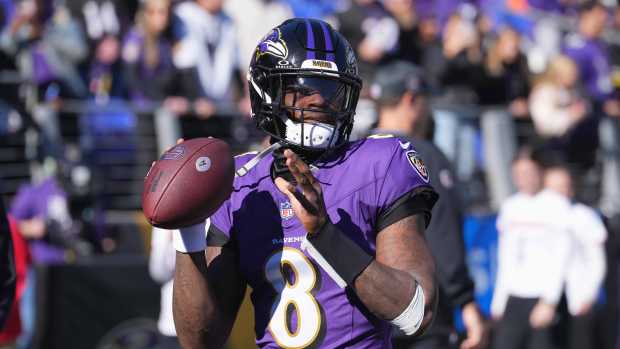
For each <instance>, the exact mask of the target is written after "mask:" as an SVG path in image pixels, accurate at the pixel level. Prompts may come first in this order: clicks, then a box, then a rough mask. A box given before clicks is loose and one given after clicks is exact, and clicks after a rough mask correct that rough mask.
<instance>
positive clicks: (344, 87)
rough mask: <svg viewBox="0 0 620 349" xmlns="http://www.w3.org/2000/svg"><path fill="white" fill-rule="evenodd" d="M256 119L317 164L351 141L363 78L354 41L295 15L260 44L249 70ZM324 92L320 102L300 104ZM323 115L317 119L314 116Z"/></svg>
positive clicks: (269, 132)
mask: <svg viewBox="0 0 620 349" xmlns="http://www.w3.org/2000/svg"><path fill="white" fill-rule="evenodd" d="M248 83H249V90H250V98H251V103H252V117H253V118H254V120H255V121H256V123H257V126H258V127H259V128H260V129H262V130H263V131H265V132H267V133H268V134H270V135H271V137H272V141H273V142H280V143H281V144H283V146H284V147H289V148H292V149H293V150H294V151H295V152H297V153H298V154H300V155H302V156H303V158H305V159H306V160H309V161H310V162H312V161H313V160H315V159H316V158H318V157H319V156H320V155H321V154H324V153H325V152H326V151H327V150H330V149H334V148H336V147H338V146H340V145H342V144H344V143H345V142H347V140H348V139H349V135H350V133H351V129H352V127H353V116H354V114H355V108H356V106H357V100H358V98H359V93H360V89H361V87H362V81H361V79H360V77H359V76H358V72H357V59H356V57H355V53H354V52H353V49H352V48H351V45H350V44H349V43H348V42H347V40H346V39H345V38H344V37H343V36H342V35H341V34H340V33H338V32H337V31H335V30H334V29H333V28H332V27H331V26H330V25H329V24H328V23H326V22H323V21H321V20H316V19H306V18H294V19H289V20H287V21H285V22H284V23H282V24H281V25H279V26H277V27H275V28H274V29H272V30H271V31H270V32H269V33H268V34H267V35H266V36H265V37H263V39H262V40H261V41H260V42H259V44H258V46H257V47H256V50H255V52H254V56H253V57H252V61H251V63H250V68H249V71H248ZM316 95H319V96H320V97H321V98H320V99H319V100H320V102H316V103H315V102H311V103H305V104H303V103H298V101H301V99H302V98H306V97H308V96H316ZM317 113H320V114H322V115H323V116H324V118H320V119H321V120H319V121H317V119H316V118H311V117H310V115H314V116H316V115H317Z"/></svg>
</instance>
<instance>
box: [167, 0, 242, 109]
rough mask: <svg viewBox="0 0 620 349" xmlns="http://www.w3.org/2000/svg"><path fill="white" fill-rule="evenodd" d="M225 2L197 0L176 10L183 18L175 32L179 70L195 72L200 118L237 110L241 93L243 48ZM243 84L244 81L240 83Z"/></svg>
mask: <svg viewBox="0 0 620 349" xmlns="http://www.w3.org/2000/svg"><path fill="white" fill-rule="evenodd" d="M223 2H224V0H195V1H187V2H182V3H180V4H179V5H178V6H177V7H176V9H175V10H174V13H175V15H176V16H177V17H178V18H179V22H178V23H177V25H176V28H175V33H176V35H179V37H180V42H179V48H178V50H176V52H175V54H174V61H175V64H176V66H177V67H178V68H180V69H184V70H195V71H196V72H197V74H198V78H199V81H200V86H201V91H200V93H201V95H202V96H203V97H205V98H199V99H197V100H196V101H195V102H194V111H195V113H196V115H197V116H198V117H200V118H205V119H206V118H209V117H211V116H213V115H214V114H216V113H217V112H218V109H219V110H220V112H221V111H225V110H226V109H228V110H231V109H233V110H235V109H236V105H235V100H238V99H240V98H241V97H240V93H239V91H238V90H240V88H239V89H238V90H237V91H236V90H235V84H234V81H235V79H237V78H238V77H239V79H240V72H241V69H240V66H239V51H238V50H239V47H238V44H237V36H236V28H235V24H234V22H233V20H232V19H231V18H230V17H229V16H228V15H227V14H226V13H224V11H223V10H222V6H223ZM239 81H241V80H239Z"/></svg>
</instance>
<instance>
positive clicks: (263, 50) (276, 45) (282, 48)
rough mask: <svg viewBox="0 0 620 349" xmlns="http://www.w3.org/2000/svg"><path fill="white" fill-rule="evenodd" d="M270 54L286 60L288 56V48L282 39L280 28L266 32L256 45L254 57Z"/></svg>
mask: <svg viewBox="0 0 620 349" xmlns="http://www.w3.org/2000/svg"><path fill="white" fill-rule="evenodd" d="M265 54H267V55H272V56H275V57H278V58H280V59H282V60H286V58H287V57H288V48H287V47H286V43H285V42H284V41H283V40H282V33H280V29H279V28H276V29H273V30H272V31H271V32H270V33H269V34H267V35H266V36H265V37H264V38H263V39H262V40H261V42H260V43H259V44H258V46H257V47H256V57H257V58H258V57H260V56H262V55H265Z"/></svg>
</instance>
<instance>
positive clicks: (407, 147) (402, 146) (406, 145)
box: [398, 141, 411, 150]
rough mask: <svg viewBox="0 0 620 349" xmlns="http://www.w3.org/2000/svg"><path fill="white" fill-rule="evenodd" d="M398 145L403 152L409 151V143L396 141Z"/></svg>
mask: <svg viewBox="0 0 620 349" xmlns="http://www.w3.org/2000/svg"><path fill="white" fill-rule="evenodd" d="M398 144H400V147H401V148H403V149H405V150H407V149H409V147H410V146H411V142H407V143H403V142H401V141H398Z"/></svg>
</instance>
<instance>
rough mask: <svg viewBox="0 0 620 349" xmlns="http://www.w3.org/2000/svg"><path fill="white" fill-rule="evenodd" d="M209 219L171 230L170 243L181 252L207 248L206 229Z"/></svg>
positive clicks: (198, 250) (209, 222) (207, 228)
mask: <svg viewBox="0 0 620 349" xmlns="http://www.w3.org/2000/svg"><path fill="white" fill-rule="evenodd" d="M210 225H211V221H210V220H209V219H207V220H206V221H205V222H202V223H198V224H196V225H192V226H191V227H186V228H181V229H175V230H173V231H172V245H173V246H174V249H175V250H177V251H179V252H182V253H190V252H200V251H204V250H206V249H207V231H208V230H209V226H210Z"/></svg>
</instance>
